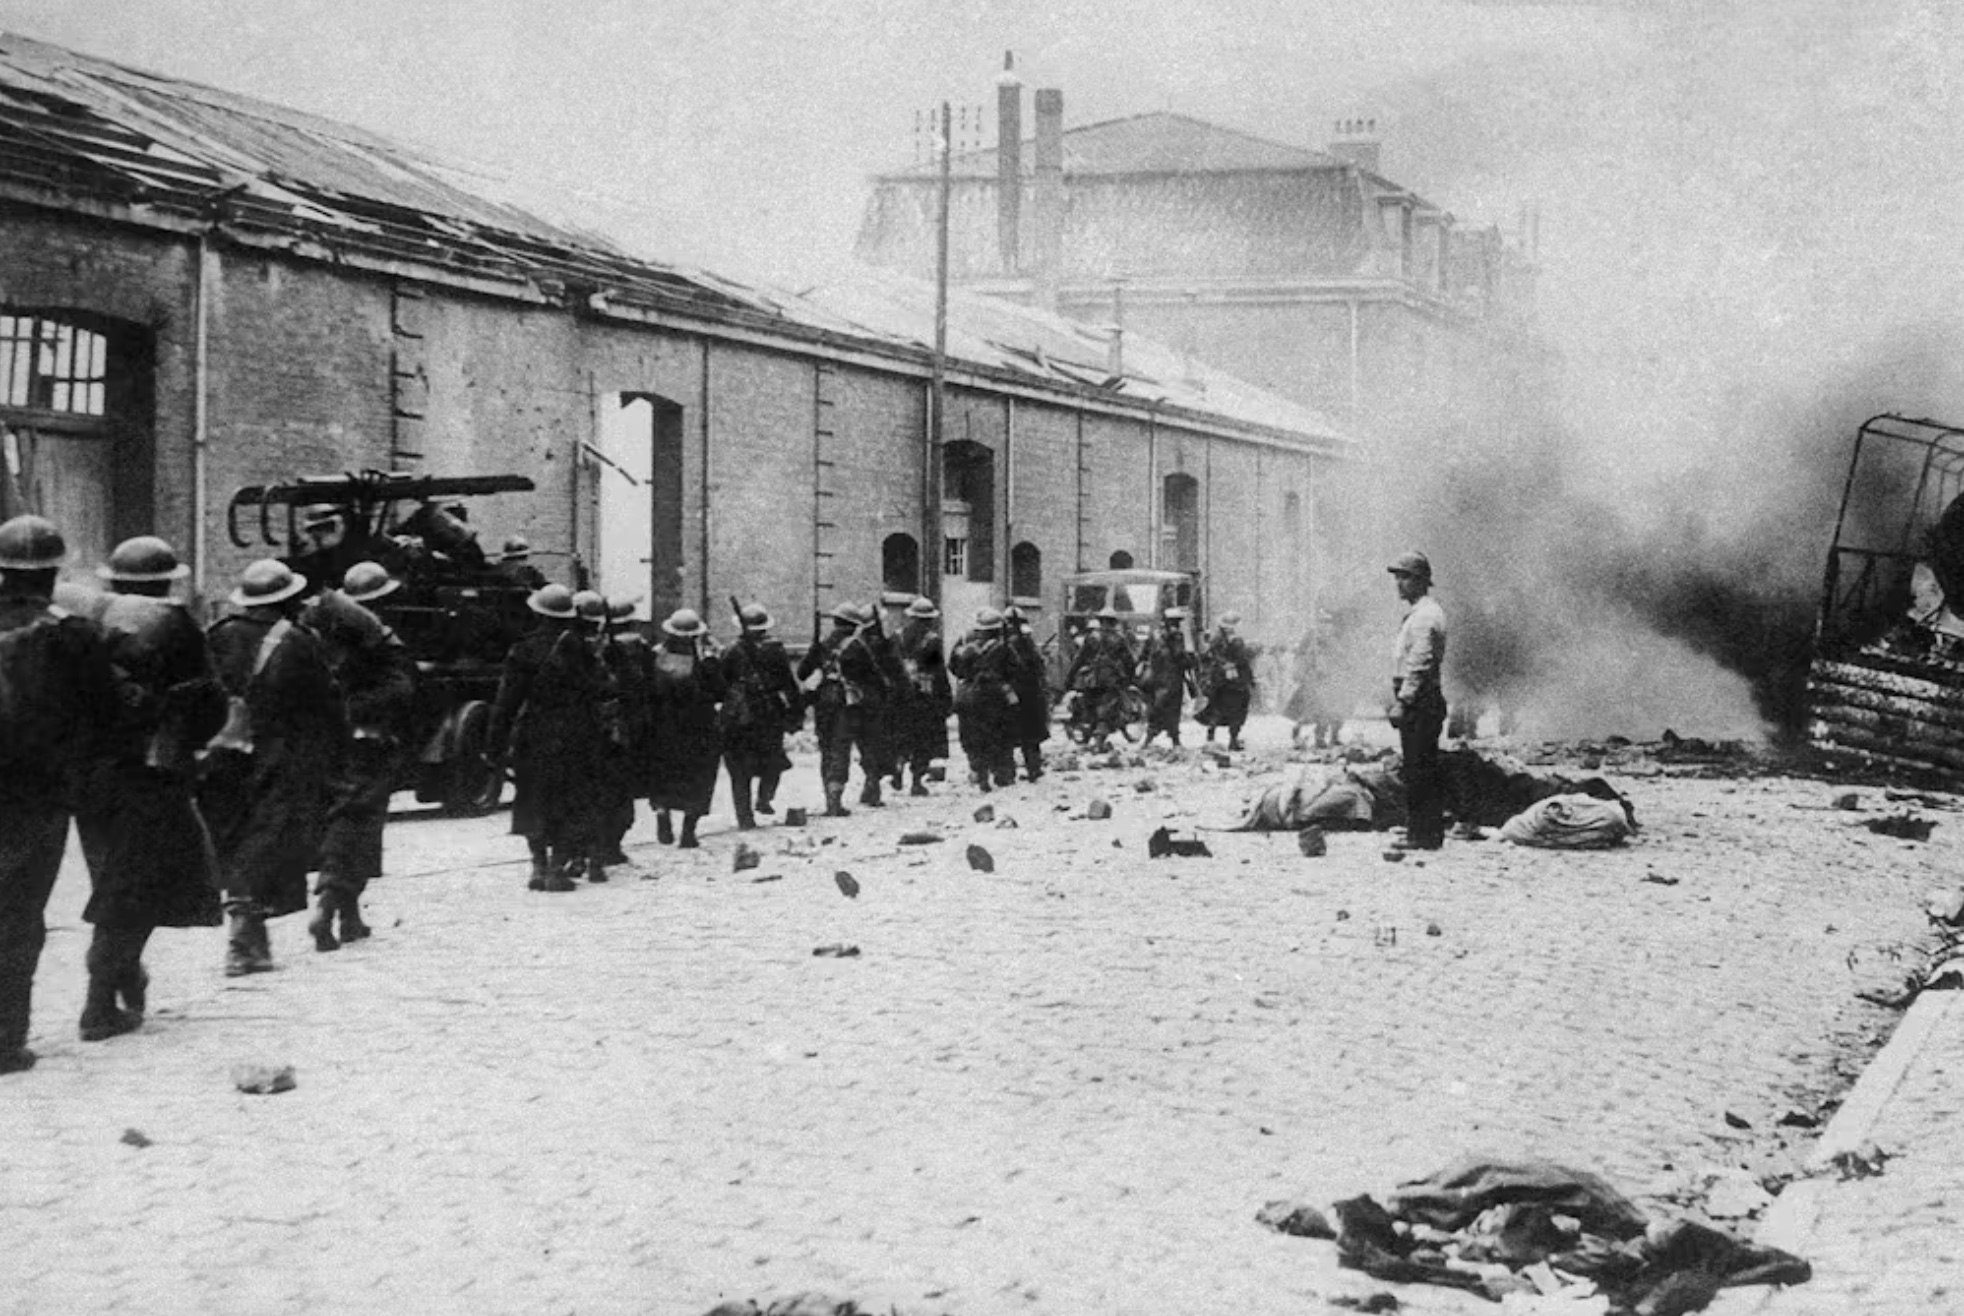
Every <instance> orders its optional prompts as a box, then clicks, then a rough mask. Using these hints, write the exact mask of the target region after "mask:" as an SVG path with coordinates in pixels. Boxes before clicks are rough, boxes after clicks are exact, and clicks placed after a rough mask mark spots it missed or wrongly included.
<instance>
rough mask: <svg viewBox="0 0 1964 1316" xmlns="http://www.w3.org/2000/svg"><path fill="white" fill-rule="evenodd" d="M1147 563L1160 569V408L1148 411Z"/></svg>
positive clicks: (1156, 407) (1155, 568)
mask: <svg viewBox="0 0 1964 1316" xmlns="http://www.w3.org/2000/svg"><path fill="white" fill-rule="evenodd" d="M1146 565H1147V566H1149V567H1152V568H1153V569H1154V570H1155V571H1156V570H1158V569H1159V408H1158V405H1157V404H1155V405H1154V407H1153V409H1152V410H1150V411H1148V412H1147V413H1146Z"/></svg>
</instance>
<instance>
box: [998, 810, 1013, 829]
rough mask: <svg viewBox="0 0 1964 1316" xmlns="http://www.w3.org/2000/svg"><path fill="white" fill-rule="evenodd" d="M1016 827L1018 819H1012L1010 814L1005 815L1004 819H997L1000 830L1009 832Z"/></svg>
mask: <svg viewBox="0 0 1964 1316" xmlns="http://www.w3.org/2000/svg"><path fill="white" fill-rule="evenodd" d="M1015 826H1016V819H1015V818H1013V817H1011V816H1010V815H1009V814H1004V815H1003V816H1002V817H1000V818H998V819H996V827H997V829H998V830H1003V831H1007V830H1011V829H1013V828H1015Z"/></svg>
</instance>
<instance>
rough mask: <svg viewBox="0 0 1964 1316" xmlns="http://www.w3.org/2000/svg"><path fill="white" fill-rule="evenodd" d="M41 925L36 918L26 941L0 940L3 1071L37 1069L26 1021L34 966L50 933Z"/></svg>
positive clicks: (0, 1068)
mask: <svg viewBox="0 0 1964 1316" xmlns="http://www.w3.org/2000/svg"><path fill="white" fill-rule="evenodd" d="M39 924H40V920H38V919H37V920H35V922H34V925H32V926H30V927H29V928H28V929H27V935H26V937H24V938H23V939H22V941H23V942H25V943H26V944H21V943H18V942H17V943H15V944H12V945H9V944H7V943H5V942H0V1074H18V1073H20V1072H21V1071H22V1070H27V1069H32V1068H34V1060H35V1056H34V1053H33V1052H32V1051H30V1050H28V1049H27V1024H28V1015H29V1014H30V1013H31V1012H32V1007H33V1002H34V966H35V962H36V961H37V960H39V959H40V957H41V946H42V941H43V940H44V939H45V938H46V936H47V933H46V931H45V930H44V929H42V928H41V927H40V926H39ZM37 932H38V933H39V937H38V938H37V937H36V935H35V934H36V933H37Z"/></svg>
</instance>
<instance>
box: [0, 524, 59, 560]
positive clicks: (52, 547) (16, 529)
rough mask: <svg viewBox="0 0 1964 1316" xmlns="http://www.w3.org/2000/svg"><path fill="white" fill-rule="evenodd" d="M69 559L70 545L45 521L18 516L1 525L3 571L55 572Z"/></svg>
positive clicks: (0, 550)
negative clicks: (65, 559)
mask: <svg viewBox="0 0 1964 1316" xmlns="http://www.w3.org/2000/svg"><path fill="white" fill-rule="evenodd" d="M67 556H68V543H67V541H66V540H64V539H63V538H62V537H61V531H59V530H57V529H55V525H54V522H52V521H49V520H47V519H46V518H44V517H39V516H31V515H30V516H17V517H15V518H14V519H13V520H11V521H9V522H7V523H6V524H5V525H0V571H52V570H54V569H55V568H56V567H58V566H60V565H61V560H62V559H63V558H65V557H67Z"/></svg>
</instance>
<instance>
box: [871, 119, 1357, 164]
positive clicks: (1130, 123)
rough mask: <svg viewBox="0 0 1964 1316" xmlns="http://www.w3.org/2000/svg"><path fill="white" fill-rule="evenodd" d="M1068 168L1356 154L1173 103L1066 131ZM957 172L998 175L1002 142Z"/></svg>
mask: <svg viewBox="0 0 1964 1316" xmlns="http://www.w3.org/2000/svg"><path fill="white" fill-rule="evenodd" d="M1063 146H1064V172H1065V174H1067V175H1072V176H1075V177H1080V178H1086V177H1095V176H1099V175H1104V176H1119V175H1126V174H1229V173H1274V172H1286V173H1294V172H1296V171H1298V170H1304V169H1341V168H1344V167H1345V166H1346V165H1347V164H1348V162H1347V161H1345V160H1344V159H1342V158H1341V157H1339V156H1334V155H1329V154H1327V153H1325V152H1323V151H1311V150H1305V149H1304V148H1302V147H1300V146H1290V145H1288V144H1287V143H1284V142H1273V141H1270V140H1268V139H1267V138H1266V137H1257V136H1255V135H1254V134H1253V133H1245V132H1242V131H1240V130H1239V129H1237V128H1223V127H1222V126H1221V125H1219V124H1217V123H1208V122H1207V121H1206V120H1204V119H1196V118H1193V117H1192V116H1190V115H1185V114H1175V113H1173V112H1172V111H1171V110H1155V111H1152V112H1151V113H1147V114H1133V115H1128V116H1126V117H1125V118H1122V119H1106V120H1104V121H1103V122H1100V123H1087V124H1084V125H1082V126H1080V127H1076V128H1067V129H1065V130H1064V133H1063ZM1020 159H1021V161H1022V166H1023V172H1024V173H1025V174H1026V175H1027V174H1029V173H1031V172H1032V170H1033V169H1034V167H1035V163H1034V162H1035V160H1036V139H1035V138H1033V137H1026V138H1024V139H1023V149H1022V153H1021V156H1020ZM948 168H949V171H950V172H951V173H952V174H953V175H954V176H955V177H957V178H994V177H995V176H996V169H997V158H996V148H995V147H993V146H992V147H989V148H987V149H985V150H980V151H964V152H962V153H961V154H959V155H957V156H955V157H954V158H953V159H952V160H950V161H949V162H948ZM938 172H939V170H938V168H937V166H936V165H935V164H933V163H932V162H930V163H926V164H919V165H915V166H913V167H911V168H908V169H899V170H895V171H894V172H893V173H891V174H888V175H885V176H886V177H889V178H925V177H932V176H934V175H935V174H937V173H938Z"/></svg>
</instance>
